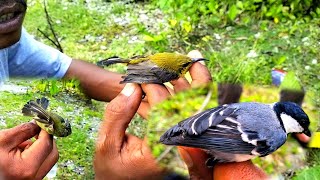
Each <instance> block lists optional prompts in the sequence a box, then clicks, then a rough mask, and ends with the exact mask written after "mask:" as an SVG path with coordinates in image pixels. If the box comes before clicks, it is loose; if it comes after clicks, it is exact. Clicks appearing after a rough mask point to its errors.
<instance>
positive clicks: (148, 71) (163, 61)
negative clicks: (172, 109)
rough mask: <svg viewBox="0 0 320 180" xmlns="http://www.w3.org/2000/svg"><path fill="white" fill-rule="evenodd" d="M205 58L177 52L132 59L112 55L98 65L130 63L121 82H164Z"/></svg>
mask: <svg viewBox="0 0 320 180" xmlns="http://www.w3.org/2000/svg"><path fill="white" fill-rule="evenodd" d="M204 60H206V59H204V58H190V57H188V56H186V55H182V54H175V53H156V54H154V55H150V56H134V57H132V58H130V59H122V58H119V57H116V56H114V57H111V58H108V59H105V60H101V61H99V62H98V63H97V65H98V66H100V67H103V66H109V65H111V64H116V63H126V64H127V65H128V69H127V75H126V76H123V77H122V78H124V80H123V81H121V82H120V83H131V82H132V83H139V84H142V83H155V84H162V83H165V82H168V81H171V80H174V79H178V78H179V77H180V76H182V75H184V74H185V73H186V72H187V71H188V70H189V68H190V66H191V65H192V64H193V63H194V62H197V61H204Z"/></svg>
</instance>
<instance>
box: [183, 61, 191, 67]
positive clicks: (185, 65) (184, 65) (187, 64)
mask: <svg viewBox="0 0 320 180" xmlns="http://www.w3.org/2000/svg"><path fill="white" fill-rule="evenodd" d="M189 64H190V63H189V62H187V63H184V64H183V65H182V67H187V66H189Z"/></svg>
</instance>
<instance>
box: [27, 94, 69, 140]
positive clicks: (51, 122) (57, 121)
mask: <svg viewBox="0 0 320 180" xmlns="http://www.w3.org/2000/svg"><path fill="white" fill-rule="evenodd" d="M48 106H49V100H48V99H47V98H45V97H42V98H41V99H37V100H36V101H34V100H30V101H28V102H27V104H25V105H24V106H23V108H22V113H23V115H25V116H31V117H33V119H34V120H35V121H36V123H37V124H38V125H39V126H40V127H41V128H42V129H44V130H45V131H47V132H48V133H49V134H52V135H54V136H57V137H66V136H69V135H70V134H71V132H72V131H71V125H70V123H69V121H68V120H64V119H63V118H62V117H61V116H59V115H57V114H55V113H52V112H48V111H46V110H47V108H48Z"/></svg>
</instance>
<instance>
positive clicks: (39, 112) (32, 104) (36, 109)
mask: <svg viewBox="0 0 320 180" xmlns="http://www.w3.org/2000/svg"><path fill="white" fill-rule="evenodd" d="M48 104H49V100H48V99H46V98H41V99H37V100H36V101H34V100H30V101H28V102H27V103H26V104H25V105H24V106H23V108H22V114H23V115H25V116H31V117H36V118H35V119H36V120H37V121H39V122H42V123H46V124H51V120H50V115H49V114H48V113H47V112H46V110H45V109H46V108H47V107H48Z"/></svg>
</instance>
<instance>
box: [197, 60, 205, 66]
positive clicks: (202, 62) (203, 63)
mask: <svg viewBox="0 0 320 180" xmlns="http://www.w3.org/2000/svg"><path fill="white" fill-rule="evenodd" d="M198 62H199V63H201V64H202V65H204V66H205V65H206V63H205V62H204V61H198Z"/></svg>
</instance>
